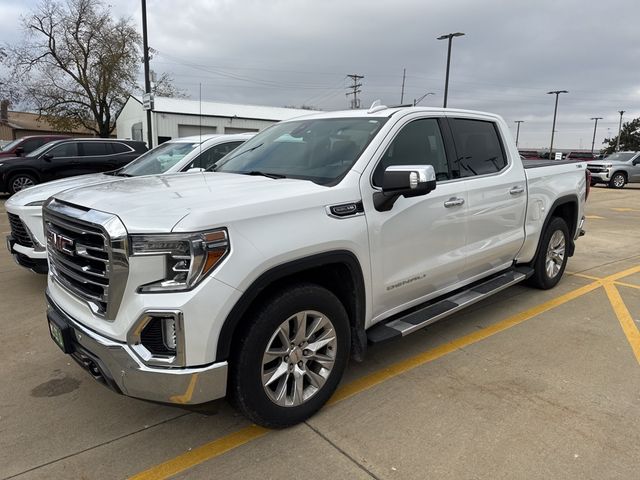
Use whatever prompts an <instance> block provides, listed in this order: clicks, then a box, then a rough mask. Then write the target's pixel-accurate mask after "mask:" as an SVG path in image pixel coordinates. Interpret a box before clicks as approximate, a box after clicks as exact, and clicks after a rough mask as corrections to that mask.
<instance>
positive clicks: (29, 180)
mask: <svg viewBox="0 0 640 480" xmlns="http://www.w3.org/2000/svg"><path fill="white" fill-rule="evenodd" d="M36 183H38V181H37V180H36V179H35V178H34V177H33V176H32V175H29V174H27V173H18V174H16V175H14V176H13V177H11V178H10V179H9V193H10V194H11V195H13V194H14V193H16V192H19V191H20V190H24V189H25V188H27V187H33V186H34V185H35V184H36Z"/></svg>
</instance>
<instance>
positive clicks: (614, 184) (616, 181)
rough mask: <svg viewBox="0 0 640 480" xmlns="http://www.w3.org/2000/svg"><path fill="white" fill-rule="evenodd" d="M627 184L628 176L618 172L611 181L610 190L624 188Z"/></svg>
mask: <svg viewBox="0 0 640 480" xmlns="http://www.w3.org/2000/svg"><path fill="white" fill-rule="evenodd" d="M626 183H627V176H626V175H625V174H624V173H622V172H616V173H614V174H613V175H612V176H611V179H610V180H609V188H623V187H624V186H625V185H626Z"/></svg>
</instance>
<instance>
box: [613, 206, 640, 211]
mask: <svg viewBox="0 0 640 480" xmlns="http://www.w3.org/2000/svg"><path fill="white" fill-rule="evenodd" d="M611 210H613V211H614V212H640V210H637V209H635V208H628V207H623V208H612V209H611Z"/></svg>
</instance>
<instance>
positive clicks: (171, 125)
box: [116, 96, 311, 146]
mask: <svg viewBox="0 0 640 480" xmlns="http://www.w3.org/2000/svg"><path fill="white" fill-rule="evenodd" d="M152 107H153V108H152V110H151V126H152V135H153V146H156V145H158V144H160V143H163V142H166V141H167V140H171V139H172V138H179V137H187V136H190V135H206V134H212V133H223V134H225V133H242V132H257V131H260V130H262V129H264V128H266V127H268V126H269V125H271V124H273V123H275V122H279V121H281V120H287V119H289V118H294V117H299V116H300V115H306V114H309V113H311V112H309V111H308V110H301V109H295V108H282V107H265V106H259V105H238V104H231V103H218V102H200V101H198V100H188V99H183V98H167V97H155V98H154V101H153V105H152ZM116 132H117V137H118V138H130V139H132V140H142V141H144V142H146V141H147V115H146V111H145V110H144V108H143V105H142V99H141V98H139V97H134V96H130V97H129V99H128V100H127V103H125V105H124V107H122V110H120V113H119V114H118V117H117V118H116Z"/></svg>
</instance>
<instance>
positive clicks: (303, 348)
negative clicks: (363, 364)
mask: <svg viewBox="0 0 640 480" xmlns="http://www.w3.org/2000/svg"><path fill="white" fill-rule="evenodd" d="M349 346H350V328H349V319H348V316H347V313H346V311H345V309H344V306H343V305H342V303H341V302H340V300H338V298H337V297H336V296H335V295H334V294H333V293H331V292H330V291H328V290H326V289H325V288H322V287H320V286H317V285H313V284H302V285H298V286H293V287H289V288H287V289H284V290H282V291H280V292H278V293H277V294H276V295H274V296H273V297H271V298H270V299H268V300H267V301H265V302H264V303H263V304H262V305H261V306H260V307H259V308H257V309H256V310H255V311H254V314H253V318H252V322H251V324H250V326H249V327H248V329H247V331H245V332H244V333H243V335H242V338H241V339H240V340H239V341H238V345H236V349H237V352H236V355H235V357H234V358H233V360H232V365H231V375H230V387H231V398H232V400H233V401H234V403H235V404H236V405H237V407H238V408H239V409H240V410H241V411H242V413H244V414H245V415H246V416H247V417H249V418H250V419H251V420H252V421H254V422H255V423H257V424H259V425H263V426H266V427H271V428H283V427H287V426H290V425H295V424H296V423H299V422H302V421H304V420H306V419H307V418H308V417H310V416H311V415H313V414H314V413H315V412H316V411H317V410H319V409H320V408H321V407H322V405H324V404H325V403H326V401H327V400H328V399H329V398H330V397H331V395H332V394H333V392H334V391H335V389H336V387H337V386H338V382H339V381H340V378H341V377H342V373H343V372H344V369H345V367H346V364H347V359H348V357H349Z"/></svg>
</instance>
